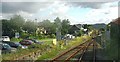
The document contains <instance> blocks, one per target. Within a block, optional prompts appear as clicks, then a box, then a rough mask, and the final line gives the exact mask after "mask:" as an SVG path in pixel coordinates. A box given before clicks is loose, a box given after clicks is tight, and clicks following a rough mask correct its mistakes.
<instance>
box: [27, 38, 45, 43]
mask: <svg viewBox="0 0 120 62" xmlns="http://www.w3.org/2000/svg"><path fill="white" fill-rule="evenodd" d="M27 40H31V41H33V42H34V43H36V44H42V43H43V42H40V41H38V40H35V39H27Z"/></svg>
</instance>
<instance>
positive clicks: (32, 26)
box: [23, 20, 37, 34]
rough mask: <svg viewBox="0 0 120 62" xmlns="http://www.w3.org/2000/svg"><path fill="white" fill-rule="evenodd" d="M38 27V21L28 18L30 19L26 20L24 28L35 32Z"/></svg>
mask: <svg viewBox="0 0 120 62" xmlns="http://www.w3.org/2000/svg"><path fill="white" fill-rule="evenodd" d="M36 28H37V23H36V22H33V21H31V20H28V21H26V22H25V24H24V27H23V30H25V31H26V32H28V33H30V34H32V33H35V31H36Z"/></svg>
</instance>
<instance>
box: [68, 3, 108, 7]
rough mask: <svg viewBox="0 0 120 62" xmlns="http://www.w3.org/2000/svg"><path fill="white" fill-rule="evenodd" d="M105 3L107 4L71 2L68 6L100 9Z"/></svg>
mask: <svg viewBox="0 0 120 62" xmlns="http://www.w3.org/2000/svg"><path fill="white" fill-rule="evenodd" d="M104 3H106V2H69V3H67V4H68V5H70V6H78V7H83V8H92V9H98V8H101V5H102V4H104Z"/></svg>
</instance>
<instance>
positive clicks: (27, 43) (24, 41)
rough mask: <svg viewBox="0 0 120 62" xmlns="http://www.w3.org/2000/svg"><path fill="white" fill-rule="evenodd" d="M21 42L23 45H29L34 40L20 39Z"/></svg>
mask: <svg viewBox="0 0 120 62" xmlns="http://www.w3.org/2000/svg"><path fill="white" fill-rule="evenodd" d="M19 43H20V44H21V45H26V46H28V45H31V44H33V41H31V40H22V41H20V42H19Z"/></svg>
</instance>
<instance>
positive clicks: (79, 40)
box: [38, 36, 91, 60]
mask: <svg viewBox="0 0 120 62" xmlns="http://www.w3.org/2000/svg"><path fill="white" fill-rule="evenodd" d="M89 39H91V38H90V37H89V36H82V37H78V38H75V39H74V40H70V41H69V42H68V45H66V46H64V45H63V44H62V45H59V43H58V45H57V46H52V49H51V50H50V51H46V52H45V53H44V54H42V55H41V56H40V57H39V58H38V60H49V59H53V58H54V57H56V56H57V55H59V54H60V53H61V52H64V51H66V50H68V49H69V48H72V47H74V46H76V45H79V44H80V43H83V42H84V41H87V40H89ZM61 42H63V41H61Z"/></svg>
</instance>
